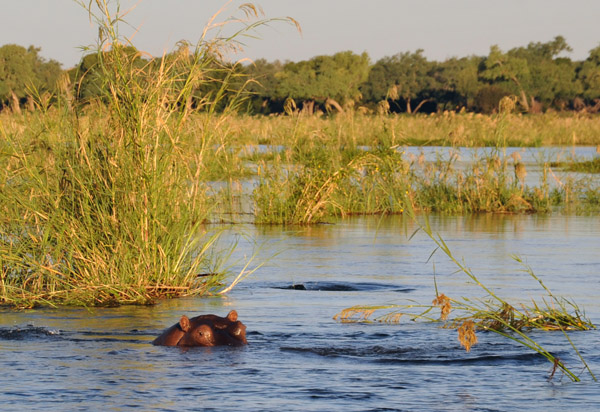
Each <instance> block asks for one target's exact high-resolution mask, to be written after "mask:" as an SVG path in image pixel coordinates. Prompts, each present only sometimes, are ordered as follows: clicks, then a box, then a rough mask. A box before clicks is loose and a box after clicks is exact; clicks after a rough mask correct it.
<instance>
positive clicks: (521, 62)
mask: <svg viewBox="0 0 600 412" xmlns="http://www.w3.org/2000/svg"><path fill="white" fill-rule="evenodd" d="M480 76H481V78H483V79H485V80H488V81H490V82H491V83H498V82H502V81H506V82H510V83H512V85H513V86H514V88H516V90H515V91H516V93H515V94H518V95H519V97H520V103H521V105H522V106H523V108H524V109H525V110H526V111H529V101H528V100H529V99H528V91H529V87H530V83H531V73H530V71H529V64H528V63H527V59H525V58H523V57H518V56H515V55H511V54H509V53H503V52H502V50H500V47H498V46H497V45H494V46H492V47H491V48H490V53H489V55H488V56H487V58H486V59H485V60H484V62H483V70H482V71H481V72H480ZM508 87H510V86H508ZM514 88H513V90H514Z"/></svg>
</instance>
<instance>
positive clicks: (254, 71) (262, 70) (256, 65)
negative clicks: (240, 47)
mask: <svg viewBox="0 0 600 412" xmlns="http://www.w3.org/2000/svg"><path fill="white" fill-rule="evenodd" d="M282 70H283V64H282V63H281V62H280V61H279V60H276V61H274V62H268V61H266V60H265V59H258V60H256V61H255V62H253V63H251V64H249V65H248V66H246V67H245V72H246V73H247V75H248V78H249V79H250V82H249V83H248V86H247V88H246V89H247V90H248V92H249V93H250V106H251V112H253V113H268V112H270V111H271V110H272V105H273V104H277V105H278V106H280V107H281V103H282V101H281V99H277V98H276V97H275V95H276V94H277V89H278V88H279V79H278V78H277V73H279V72H281V71H282Z"/></svg>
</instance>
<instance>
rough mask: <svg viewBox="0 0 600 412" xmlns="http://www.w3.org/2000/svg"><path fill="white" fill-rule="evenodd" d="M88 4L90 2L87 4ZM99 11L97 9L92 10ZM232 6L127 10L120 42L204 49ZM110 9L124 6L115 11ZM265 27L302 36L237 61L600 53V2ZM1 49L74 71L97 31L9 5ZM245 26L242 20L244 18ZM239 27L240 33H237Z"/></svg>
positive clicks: (329, 6) (390, 11)
mask: <svg viewBox="0 0 600 412" xmlns="http://www.w3.org/2000/svg"><path fill="white" fill-rule="evenodd" d="M248 1H251V0H246V1H231V2H230V3H229V5H228V7H227V9H226V11H225V12H223V13H222V14H221V15H220V16H221V19H220V20H223V19H225V18H227V17H229V16H231V15H233V14H235V13H236V11H237V9H238V6H239V5H241V4H243V3H244V2H248ZM83 2H84V3H86V4H87V3H88V2H89V0H83ZM92 3H93V4H95V1H92ZM225 3H226V1H223V0H169V1H166V0H135V1H134V0H122V1H121V3H120V4H121V10H122V11H123V10H127V9H129V8H130V7H131V6H133V5H136V6H135V8H134V9H133V10H131V12H130V13H129V14H128V15H127V17H126V20H127V21H128V23H129V24H130V25H131V26H132V27H133V28H135V29H136V30H133V29H132V28H130V27H128V26H122V28H121V30H122V31H121V33H122V34H124V35H126V36H130V35H132V34H133V33H134V32H136V33H135V36H134V37H133V39H132V41H133V43H134V45H135V46H136V47H137V48H138V49H139V50H143V51H145V52H147V53H149V54H152V55H154V56H158V55H161V54H162V53H163V52H165V51H167V52H168V51H170V50H172V49H173V47H174V45H175V44H176V43H177V41H179V40H182V39H185V40H188V41H190V42H192V43H195V42H197V41H198V39H199V38H200V37H201V35H202V31H203V28H204V26H205V25H206V23H207V22H208V21H209V19H210V17H211V16H212V15H213V14H214V13H215V12H217V11H218V10H219V9H220V8H221V7H222V6H223V5H224V4H225ZM111 4H116V3H115V2H114V1H113V2H111ZM254 4H255V5H257V6H260V7H261V8H262V10H263V11H264V14H265V17H266V18H277V17H286V16H291V17H293V18H294V19H295V20H297V21H298V22H299V23H300V25H301V27H302V34H299V33H298V31H297V30H296V28H295V27H294V26H293V25H292V24H286V23H284V22H281V21H274V22H271V23H270V24H269V26H263V27H260V28H259V29H258V30H257V31H256V32H255V33H254V34H255V36H256V37H258V38H247V39H244V43H245V47H244V50H243V51H242V52H240V53H238V54H237V55H236V56H234V57H232V58H233V59H241V58H249V59H258V58H265V59H267V60H269V61H272V60H282V61H286V60H292V61H299V60H305V59H310V58H311V57H314V56H317V55H323V54H328V55H331V54H333V53H336V52H339V51H345V50H351V51H353V52H356V53H362V52H367V53H368V54H369V56H370V57H371V60H372V61H373V62H375V61H377V60H378V59H380V58H382V57H384V56H392V55H394V54H396V53H400V52H406V51H411V52H412V51H415V50H417V49H424V55H425V56H426V57H427V58H428V59H430V60H438V61H440V60H445V59H447V58H450V57H464V56H469V55H473V54H475V55H480V56H483V55H487V54H488V53H489V49H490V46H492V45H499V46H500V48H501V49H502V50H505V51H506V50H508V49H511V48H513V47H519V46H526V45H527V44H528V43H529V42H548V41H551V40H552V39H553V38H554V37H555V36H557V35H562V36H564V37H565V38H566V40H567V43H568V44H569V45H570V46H571V47H572V48H573V52H572V53H569V54H567V57H570V58H571V59H573V60H583V59H585V58H586V57H587V56H588V53H589V51H590V49H592V48H594V47H597V46H598V45H600V24H598V21H600V0H569V1H565V0H500V1H498V0H494V1H490V0H410V1H405V0H258V1H255V2H254ZM0 5H1V7H0V15H1V21H2V23H1V24H0V45H4V44H10V43H14V44H19V45H22V46H25V47H27V46H29V45H34V46H36V47H41V49H42V50H41V55H42V56H43V57H45V58H47V59H50V58H52V59H55V60H58V61H59V62H60V63H62V64H63V68H69V67H72V66H74V65H75V64H77V62H78V61H79V60H80V58H81V56H82V55H83V54H82V53H83V52H82V49H81V47H82V46H89V45H93V44H94V43H95V42H96V39H97V35H98V27H97V26H96V25H94V24H90V21H89V18H88V13H87V11H86V10H84V8H83V7H82V6H81V5H79V4H77V2H76V1H75V0H0ZM237 15H238V16H239V13H238V14H237ZM229 27H232V26H229Z"/></svg>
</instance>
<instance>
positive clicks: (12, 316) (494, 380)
mask: <svg viewBox="0 0 600 412" xmlns="http://www.w3.org/2000/svg"><path fill="white" fill-rule="evenodd" d="M431 224H432V227H433V228H434V230H435V231H436V232H439V233H440V234H441V235H442V236H443V238H444V239H445V240H446V242H447V243H448V244H449V246H450V247H451V249H452V251H453V252H454V254H455V255H456V256H458V257H464V259H465V263H466V264H467V265H468V266H469V267H470V268H471V269H472V270H473V272H474V273H475V274H476V275H477V276H478V277H479V278H480V280H481V281H482V282H483V283H484V284H486V285H487V286H488V287H491V288H493V289H494V290H495V292H496V293H497V294H499V295H500V296H502V297H504V298H506V299H508V300H510V301H511V302H513V303H515V304H517V303H518V302H524V303H530V301H531V299H536V300H538V301H541V297H542V295H543V293H542V290H541V289H540V287H539V285H538V284H537V282H536V281H534V280H533V279H531V278H530V277H529V275H527V274H526V273H524V272H522V271H521V270H520V269H522V267H521V266H520V265H519V264H518V263H517V262H515V261H514V260H511V258H510V255H511V254H520V255H521V256H522V257H523V259H526V260H527V263H528V264H529V265H530V266H531V267H532V269H533V270H534V271H535V273H536V274H537V275H538V276H539V277H541V278H542V279H543V281H544V283H545V284H546V285H547V286H548V287H549V288H550V289H551V290H552V291H553V292H554V293H555V294H556V295H561V296H565V297H568V298H572V299H573V300H574V301H575V302H576V303H577V304H579V305H580V307H582V308H584V309H585V311H586V314H587V316H588V317H590V318H591V319H592V321H594V322H595V323H596V324H600V299H599V298H600V287H599V286H600V254H599V250H600V219H599V218H598V217H593V216H592V217H577V216H559V215H553V216H512V215H499V216H498V215H481V216H472V217H435V216H434V217H432V218H431ZM414 228H415V227H414V225H413V224H412V223H408V222H404V221H403V218H402V217H390V218H385V219H379V218H357V219H352V220H344V221H341V222H339V223H337V224H335V225H319V226H314V227H307V228H298V227H296V228H288V229H283V228H280V227H254V226H236V227H234V230H235V231H240V230H243V231H244V232H245V233H246V234H248V235H250V237H251V238H254V239H255V240H256V242H257V244H253V243H251V242H249V241H246V240H245V239H246V238H241V241H240V245H239V247H238V250H237V251H236V254H237V257H239V258H240V259H243V257H244V255H245V256H251V255H252V254H253V252H254V251H255V250H256V247H257V245H260V246H262V247H261V248H260V250H259V252H258V258H257V262H261V261H264V260H266V259H268V260H267V264H266V265H265V266H264V267H263V268H261V269H260V270H259V271H258V272H256V273H255V274H254V275H252V277H250V278H248V279H246V280H245V281H243V282H242V283H241V284H239V285H238V286H237V287H236V288H235V289H234V290H233V291H232V292H231V293H230V294H229V295H228V296H227V297H224V298H219V297H214V298H186V299H175V300H168V301H163V302H160V303H159V304H158V305H156V306H152V307H121V308H102V309H93V310H86V309H82V308H74V309H73V308H69V309H39V310H27V311H12V310H2V311H0V365H2V373H1V374H0V410H2V411H12V410H15V411H16V410H19V411H21V410H31V411H42V410H44V411H47V410H61V411H62V410H65V411H78V410H85V411H94V410H113V411H124V410H140V411H153V410H156V411H181V410H207V411H210V410H215V411H223V410H225V411H280V410H286V411H384V410H436V411H437V410H450V411H463V410H467V411H482V410H483V411H509V410H516V409H526V410H539V411H547V410H578V411H595V410H598V408H599V407H600V385H599V384H598V383H597V382H594V381H593V380H592V379H591V378H590V375H589V374H588V373H587V372H586V371H585V370H583V368H582V366H581V363H580V362H579V360H578V359H577V357H576V355H575V354H574V353H573V351H572V350H571V348H570V345H569V343H568V342H567V341H566V340H565V338H564V336H563V335H562V333H560V332H533V333H531V336H532V337H533V338H534V339H535V340H536V341H538V342H539V343H541V344H542V345H544V346H545V347H546V348H547V349H548V350H550V351H552V352H553V353H554V354H556V355H558V356H559V357H560V358H561V359H562V360H563V361H564V362H565V363H566V364H567V366H569V367H571V369H572V370H573V371H574V372H575V373H577V374H578V375H579V376H580V377H581V379H582V381H581V382H579V383H573V382H571V381H570V380H569V379H568V378H567V377H564V376H562V375H560V373H558V372H557V374H556V375H555V377H554V378H553V379H552V380H551V381H548V377H549V373H550V370H551V366H552V365H551V364H550V363H549V362H548V361H546V360H545V359H544V358H542V357H540V356H539V355H537V354H535V353H534V352H532V351H531V350H530V349H527V348H525V347H522V346H519V345H517V344H515V343H514V342H512V341H510V340H508V339H506V338H503V337H501V336H498V335H496V334H492V333H478V338H479V343H478V344H477V345H475V346H474V347H473V348H472V349H471V351H470V352H469V353H467V352H465V351H464V349H462V348H461V347H460V345H459V343H458V341H457V335H456V331H454V330H451V329H442V328H440V327H439V325H438V324H432V323H425V322H411V321H410V320H409V319H408V318H402V319H401V321H400V323H399V324H393V325H390V324H381V323H369V324H364V323H363V324H348V323H339V322H337V321H335V320H334V319H333V316H334V315H335V314H336V313H338V312H339V311H340V310H342V309H344V308H347V307H349V306H353V305H357V304H385V303H412V302H419V303H424V304H429V303H430V302H431V300H432V299H433V298H434V297H435V292H434V287H433V274H434V272H435V275H436V281H437V285H438V288H439V290H440V292H443V293H445V294H446V295H449V296H452V297H455V298H459V297H461V296H464V297H470V298H476V297H482V296H484V294H483V293H482V292H481V291H480V289H479V288H478V287H477V286H476V285H474V284H472V283H469V282H468V281H467V280H466V278H465V276H464V275H462V274H461V273H455V272H456V271H455V266H453V264H451V263H450V262H449V261H448V259H447V258H445V257H444V256H443V255H442V254H440V253H439V252H436V253H435V254H434V255H433V257H432V258H431V259H430V260H429V262H428V258H429V257H430V255H431V253H432V251H433V250H434V249H435V246H434V245H433V243H432V241H431V240H430V239H428V238H427V237H426V236H425V235H424V234H423V233H418V234H417V235H416V236H415V237H413V238H412V239H411V240H409V239H408V237H409V236H410V235H411V234H412V233H413V231H414ZM231 236H233V235H231ZM276 253H277V254H276ZM234 258H235V256H234ZM240 265H242V262H241V261H240V262H239V264H238V266H240ZM293 285H296V286H298V285H303V286H304V289H306V290H296V289H293V288H291V286H293ZM231 309H236V310H237V311H238V313H239V318H240V320H242V321H243V322H244V323H245V324H246V326H247V330H248V334H247V338H248V341H249V345H248V346H246V347H242V348H229V347H225V348H192V349H189V350H181V349H179V348H172V347H155V346H152V345H151V344H150V342H151V341H152V340H153V339H154V337H156V336H157V335H158V334H159V333H160V332H161V331H162V330H163V329H164V328H166V327H168V326H170V325H172V324H173V323H175V322H176V321H177V320H178V319H179V317H180V316H181V314H184V313H185V314H187V315H194V316H195V315H198V314H204V313H215V314H218V315H221V316H224V315H225V314H227V312H228V311H229V310H231ZM569 336H570V338H571V339H572V340H573V341H574V343H575V344H576V345H577V347H578V349H579V350H580V351H581V353H582V355H583V357H584V358H585V360H586V361H587V362H588V364H589V365H590V367H591V368H592V370H593V371H594V372H595V373H596V374H597V375H600V333H599V332H598V331H588V332H574V333H570V335H569Z"/></svg>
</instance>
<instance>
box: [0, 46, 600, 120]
mask: <svg viewBox="0 0 600 412" xmlns="http://www.w3.org/2000/svg"><path fill="white" fill-rule="evenodd" d="M569 51H571V48H570V47H569V45H568V44H567V42H566V40H565V39H564V38H563V37H562V36H557V37H555V38H554V39H553V40H552V41H549V42H546V43H541V42H532V43H529V44H528V45H527V46H526V47H517V48H514V49H511V50H509V51H507V52H503V51H502V50H501V49H500V48H499V47H498V46H492V47H491V48H490V52H489V54H488V55H487V56H469V57H462V58H450V59H447V60H445V61H443V62H438V61H430V60H428V59H427V58H426V57H425V56H424V55H423V50H417V51H415V52H403V53H399V54H396V55H394V56H390V57H384V58H382V59H380V60H378V61H376V62H375V63H371V61H370V59H369V56H368V55H367V53H363V54H360V55H358V54H355V53H353V52H350V51H345V52H340V53H336V54H334V55H332V56H316V57H314V58H312V59H310V60H303V61H299V62H283V63H282V62H280V61H274V62H269V61H266V60H264V59H259V60H257V61H256V62H254V63H252V64H249V65H244V66H242V65H229V66H228V64H226V63H219V64H212V67H207V76H206V78H207V79H211V80H212V82H211V81H208V82H202V83H201V86H199V87H198V89H197V91H196V92H195V94H194V99H193V101H192V102H181V103H182V104H184V103H185V104H193V105H196V106H197V107H198V108H199V109H201V102H202V96H203V95H205V94H207V93H215V92H216V90H217V89H218V88H219V87H222V83H221V81H222V80H224V79H225V78H227V80H228V82H229V84H230V87H231V90H235V89H236V88H240V87H242V86H245V88H246V90H247V91H249V92H250V94H249V96H248V100H247V106H246V109H247V111H248V112H250V113H253V114H271V113H285V112H293V111H304V112H306V113H313V112H315V111H323V112H342V111H345V110H361V111H364V112H371V113H377V112H379V113H387V112H395V113H401V112H406V113H417V112H427V113H431V112H437V111H442V110H462V109H464V110H467V111H475V112H482V113H492V112H494V111H495V110H496V109H497V107H498V102H499V101H500V99H502V97H504V96H507V95H514V96H516V98H517V100H518V102H519V106H520V108H521V110H522V111H523V112H528V113H538V112H542V111H546V110H549V109H552V110H558V111H565V110H574V111H587V112H591V113H595V112H598V111H600V46H598V47H596V48H594V49H592V50H591V51H590V53H589V56H588V57H587V59H585V60H583V61H572V60H571V59H569V58H568V57H564V56H565V54H566V53H567V52H569ZM114 52H115V51H110V52H104V54H103V55H99V54H90V55H87V56H84V57H83V59H82V60H81V62H80V63H79V65H78V66H77V67H75V68H73V69H70V70H68V71H62V70H61V68H60V65H59V63H57V62H56V61H54V60H50V61H46V60H45V59H43V58H42V57H41V56H40V55H39V49H37V48H34V47H29V48H28V49H25V48H23V47H21V46H16V45H5V46H3V47H0V109H1V108H3V107H7V106H11V105H12V106H14V105H15V104H17V103H18V104H20V105H24V104H27V99H28V96H31V91H32V90H36V93H43V92H49V93H52V91H53V90H56V87H57V84H58V79H59V78H61V76H62V77H63V79H66V81H64V82H63V84H69V85H71V87H72V90H73V95H74V98H75V99H76V100H77V101H79V102H82V103H85V102H87V101H89V100H92V99H95V98H97V97H99V96H101V95H102V88H103V79H102V73H101V71H98V70H96V68H97V63H98V59H99V58H104V57H103V56H105V57H106V58H108V57H109V56H110V53H114ZM118 52H119V53H125V54H127V55H128V56H130V57H131V64H132V66H133V67H134V68H136V69H137V70H139V73H140V75H145V76H151V75H152V73H153V71H154V70H159V67H160V64H164V63H165V61H164V60H161V59H148V58H144V57H142V55H141V54H140V53H138V52H137V51H136V50H135V49H133V48H131V47H123V48H122V49H121V50H119V51H118ZM181 53H185V48H184V47H180V48H179V49H178V50H176V51H174V52H173V53H172V54H171V55H167V56H165V59H166V61H167V62H168V61H169V59H172V60H173V61H177V64H179V65H180V66H181V70H182V71H185V69H186V65H185V64H182V63H181V62H182V61H183V62H185V59H183V60H182V59H181V58H178V59H174V56H178V57H181ZM214 61H216V60H214ZM227 69H231V70H227ZM225 102H226V99H224V104H226V103H225Z"/></svg>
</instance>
